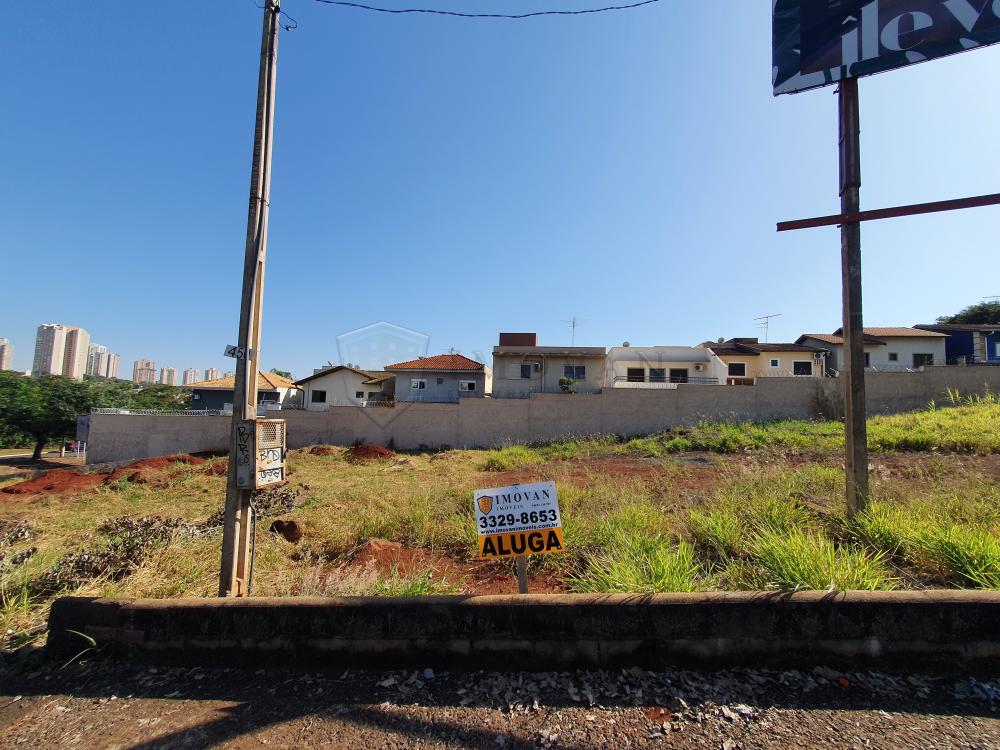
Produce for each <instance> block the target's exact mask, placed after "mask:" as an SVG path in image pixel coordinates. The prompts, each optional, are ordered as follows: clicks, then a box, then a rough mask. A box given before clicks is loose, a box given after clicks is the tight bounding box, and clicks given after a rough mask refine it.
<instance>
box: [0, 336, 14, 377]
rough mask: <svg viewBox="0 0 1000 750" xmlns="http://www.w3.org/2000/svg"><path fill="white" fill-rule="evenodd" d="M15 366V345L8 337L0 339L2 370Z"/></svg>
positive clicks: (0, 364) (0, 365)
mask: <svg viewBox="0 0 1000 750" xmlns="http://www.w3.org/2000/svg"><path fill="white" fill-rule="evenodd" d="M13 367H14V345H13V344H12V343H10V342H9V341H8V340H7V339H0V370H10V369H13Z"/></svg>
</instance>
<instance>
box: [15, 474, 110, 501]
mask: <svg viewBox="0 0 1000 750" xmlns="http://www.w3.org/2000/svg"><path fill="white" fill-rule="evenodd" d="M107 478H108V477H107V474H82V473H80V472H79V471H73V470H72V469H55V470H54V471H47V472H45V473H44V474H42V475H41V476H37V477H35V478H34V479H26V480H25V481H23V482H18V483H17V484H12V485H9V486H7V487H3V488H0V492H5V493H7V494H8V495H29V496H31V495H61V494H64V493H67V492H83V491H85V490H90V489H93V488H94V487H97V486H98V485H100V484H104V481H105V480H106V479H107Z"/></svg>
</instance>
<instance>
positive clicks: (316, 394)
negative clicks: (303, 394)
mask: <svg viewBox="0 0 1000 750" xmlns="http://www.w3.org/2000/svg"><path fill="white" fill-rule="evenodd" d="M309 400H310V401H312V403H314V404H325V403H326V391H313V392H312V395H311V396H310V397H309Z"/></svg>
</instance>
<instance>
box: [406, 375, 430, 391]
mask: <svg viewBox="0 0 1000 750" xmlns="http://www.w3.org/2000/svg"><path fill="white" fill-rule="evenodd" d="M410 388H411V389H412V390H414V391H422V390H424V389H425V388H427V381H426V380H422V379H418V378H411V379H410Z"/></svg>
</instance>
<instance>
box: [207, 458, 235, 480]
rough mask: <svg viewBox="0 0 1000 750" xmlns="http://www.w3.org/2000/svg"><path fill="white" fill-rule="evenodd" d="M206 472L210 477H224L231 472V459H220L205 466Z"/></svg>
mask: <svg viewBox="0 0 1000 750" xmlns="http://www.w3.org/2000/svg"><path fill="white" fill-rule="evenodd" d="M204 473H205V474H207V475H208V476H210V477H224V476H225V475H226V474H228V473H229V461H228V460H227V461H219V462H218V463H214V464H209V465H208V466H206V467H205V469H204Z"/></svg>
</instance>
